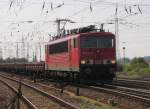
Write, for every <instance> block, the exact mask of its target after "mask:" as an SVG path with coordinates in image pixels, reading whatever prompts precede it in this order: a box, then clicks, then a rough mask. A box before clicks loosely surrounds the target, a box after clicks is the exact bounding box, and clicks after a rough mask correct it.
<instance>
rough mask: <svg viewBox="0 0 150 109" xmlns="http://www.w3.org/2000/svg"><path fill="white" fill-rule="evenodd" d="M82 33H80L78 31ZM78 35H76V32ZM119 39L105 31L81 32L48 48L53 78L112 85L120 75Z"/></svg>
mask: <svg viewBox="0 0 150 109" xmlns="http://www.w3.org/2000/svg"><path fill="white" fill-rule="evenodd" d="M78 31H80V30H78ZM75 33H76V32H75ZM115 49H116V48H115V35H114V34H112V33H110V32H104V31H90V32H78V33H76V34H73V33H72V34H70V35H65V36H62V37H59V38H56V39H53V40H52V41H50V42H49V43H48V44H46V52H45V53H46V57H45V67H46V68H45V69H46V71H47V72H49V74H54V75H55V76H56V75H62V74H63V76H64V75H65V74H67V75H69V77H71V76H72V75H73V76H74V75H76V76H79V77H80V78H83V79H92V80H99V81H112V80H113V78H114V77H115V71H116V52H115V51H116V50H115Z"/></svg>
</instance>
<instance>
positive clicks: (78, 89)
mask: <svg viewBox="0 0 150 109" xmlns="http://www.w3.org/2000/svg"><path fill="white" fill-rule="evenodd" d="M77 82H78V85H79V84H80V73H79V75H78V76H77ZM78 85H77V90H76V95H77V96H80V88H79V86H78Z"/></svg>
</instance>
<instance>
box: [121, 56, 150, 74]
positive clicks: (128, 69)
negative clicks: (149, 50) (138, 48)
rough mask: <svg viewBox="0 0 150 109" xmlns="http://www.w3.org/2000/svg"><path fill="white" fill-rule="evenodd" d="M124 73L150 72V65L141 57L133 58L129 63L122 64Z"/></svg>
mask: <svg viewBox="0 0 150 109" xmlns="http://www.w3.org/2000/svg"><path fill="white" fill-rule="evenodd" d="M123 72H124V74H125V75H143V74H147V73H150V67H149V65H148V63H147V62H146V61H144V59H143V58H134V59H133V60H132V61H131V63H130V64H126V65H123Z"/></svg>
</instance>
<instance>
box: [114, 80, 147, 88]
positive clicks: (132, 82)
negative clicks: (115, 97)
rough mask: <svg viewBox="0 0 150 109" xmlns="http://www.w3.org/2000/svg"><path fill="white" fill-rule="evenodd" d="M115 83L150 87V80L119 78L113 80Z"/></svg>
mask: <svg viewBox="0 0 150 109" xmlns="http://www.w3.org/2000/svg"><path fill="white" fill-rule="evenodd" d="M113 84H114V85H119V86H126V87H134V88H142V89H150V82H149V81H141V80H131V79H117V80H114V81H113Z"/></svg>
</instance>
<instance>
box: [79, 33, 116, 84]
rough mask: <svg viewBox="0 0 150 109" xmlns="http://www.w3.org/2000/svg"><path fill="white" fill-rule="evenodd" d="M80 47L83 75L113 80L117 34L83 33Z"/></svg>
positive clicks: (84, 76) (87, 77)
mask: <svg viewBox="0 0 150 109" xmlns="http://www.w3.org/2000/svg"><path fill="white" fill-rule="evenodd" d="M80 48H81V49H80V72H81V76H82V77H83V78H85V79H93V80H100V81H101V80H102V81H112V80H113V78H114V77H115V72H116V53H115V51H116V50H115V36H114V35H113V34H111V33H106V32H100V33H95V34H94V33H91V34H88V35H83V36H81V37H80Z"/></svg>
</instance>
